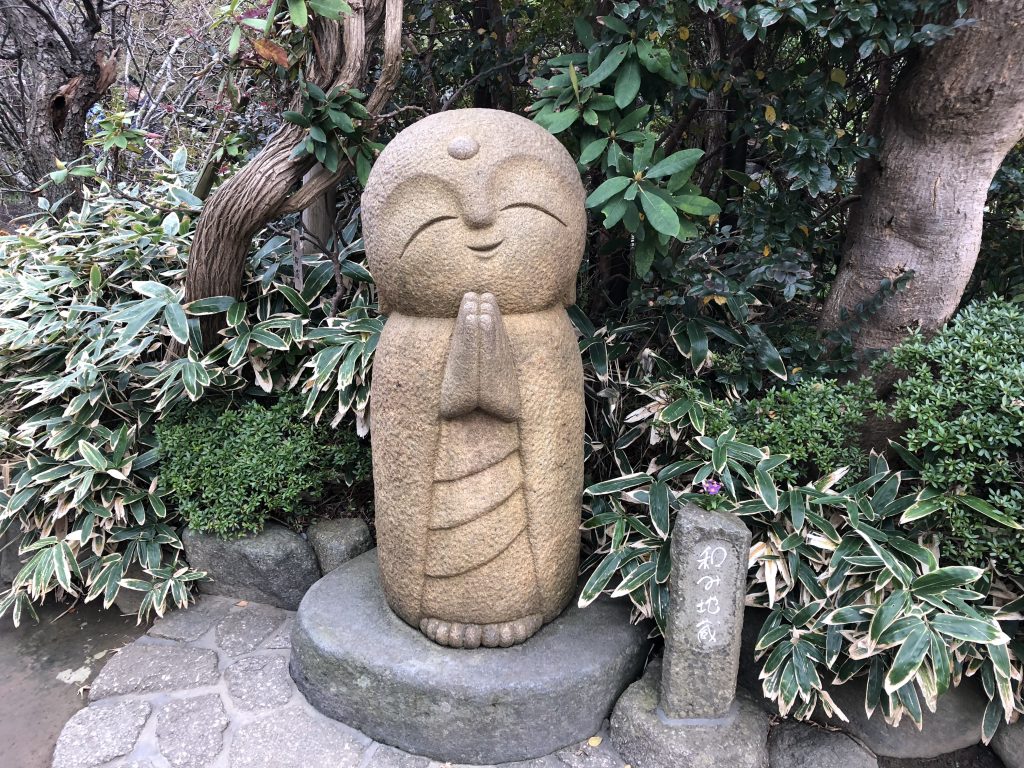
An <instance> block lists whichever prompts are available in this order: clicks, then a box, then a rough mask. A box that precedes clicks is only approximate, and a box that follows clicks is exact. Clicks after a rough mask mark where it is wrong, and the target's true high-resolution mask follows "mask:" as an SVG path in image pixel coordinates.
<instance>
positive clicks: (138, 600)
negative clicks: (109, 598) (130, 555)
mask: <svg viewBox="0 0 1024 768" xmlns="http://www.w3.org/2000/svg"><path fill="white" fill-rule="evenodd" d="M124 578H126V579H139V580H141V581H150V580H151V579H150V577H149V576H148V575H147V574H146V572H145V571H144V570H142V566H141V565H139V564H138V563H132V564H131V565H129V566H128V570H126V571H125V572H124ZM145 598H146V593H145V592H141V591H138V590H134V589H128V588H127V587H121V588H120V589H118V590H117V596H116V597H115V598H114V605H115V606H117V610H119V611H120V612H121V613H122V614H124V615H125V616H134V615H136V614H138V612H139V608H141V607H142V601H143V600H144V599H145Z"/></svg>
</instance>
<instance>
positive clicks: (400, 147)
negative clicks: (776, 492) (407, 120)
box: [363, 109, 586, 648]
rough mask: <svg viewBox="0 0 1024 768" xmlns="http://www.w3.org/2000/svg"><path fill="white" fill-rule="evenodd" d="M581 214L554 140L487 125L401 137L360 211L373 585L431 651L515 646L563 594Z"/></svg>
mask: <svg viewBox="0 0 1024 768" xmlns="http://www.w3.org/2000/svg"><path fill="white" fill-rule="evenodd" d="M584 198H585V192H584V189H583V185H582V183H581V182H580V177H579V173H578V172H577V170H576V166H575V164H574V162H573V160H572V158H571V157H570V156H569V154H568V153H567V152H566V151H565V149H564V148H563V147H562V146H561V144H559V143H558V141H557V140H556V139H555V138H554V137H553V136H551V135H550V134H549V133H548V132H547V131H545V130H544V129H542V128H540V127H539V126H537V125H535V124H534V123H532V122H530V121H529V120H526V119H525V118H523V117H519V116H517V115H514V114H511V113H508V112H499V111H493V110H484V109H466V110H456V111H451V112H442V113H440V114H436V115H432V116H430V117H427V118H425V119H424V120H421V121H420V122H418V123H416V124H414V125H412V126H410V127H409V128H407V129H405V130H404V131H402V132H401V133H400V134H399V135H398V136H397V137H396V138H395V139H394V140H393V141H392V142H391V143H390V144H388V146H387V148H386V149H385V150H384V151H383V152H382V153H381V155H380V158H379V159H378V160H377V162H376V164H375V165H374V168H373V171H372V173H371V174H370V178H369V181H368V183H367V187H366V191H365V193H364V194H363V232H364V237H365V242H366V251H367V255H368V258H369V264H370V269H371V271H372V272H373V275H374V278H375V280H376V283H377V288H378V292H379V298H380V305H381V310H382V311H383V312H384V313H385V314H387V315H388V321H387V323H386V325H385V327H384V332H383V334H382V336H381V340H380V345H379V347H378V349H377V353H376V359H375V362H374V368H373V389H372V398H371V403H372V404H371V409H372V440H373V474H374V485H375V504H376V514H377V531H378V544H379V557H380V568H381V578H382V582H383V585H384V591H385V596H386V597H387V600H388V604H389V605H390V606H391V608H392V609H393V610H394V611H395V613H397V614H398V615H399V616H400V617H402V619H404V620H405V621H406V622H408V623H409V624H411V625H413V626H414V627H418V628H419V629H420V630H421V631H422V632H423V633H424V634H426V635H427V637H429V638H430V639H431V640H433V641H435V642H437V643H440V644H442V645H447V646H451V647H455V648H476V647H478V646H481V645H483V646H488V647H495V646H510V645H514V644H516V643H521V642H523V641H524V640H526V639H527V638H528V637H530V636H531V635H532V634H533V633H534V632H536V631H537V630H538V629H539V628H540V627H541V626H542V625H543V624H544V623H545V622H548V621H551V620H552V619H554V618H555V617H556V616H558V614H559V613H561V611H562V609H563V608H565V606H566V604H567V603H568V602H569V600H570V599H571V598H572V595H573V593H574V589H575V585H576V571H577V566H578V557H579V530H578V529H579V521H580V496H581V493H582V485H583V428H584V410H583V371H582V365H581V362H580V354H579V348H578V344H577V341H576V336H575V334H574V332H573V328H572V325H571V324H570V322H569V317H568V315H567V314H566V311H565V307H566V306H568V305H569V304H571V303H572V302H573V301H574V300H575V279H576V272H577V269H578V268H579V264H580V259H581V257H582V254H583V247H584V242H585V237H586V214H585V209H584Z"/></svg>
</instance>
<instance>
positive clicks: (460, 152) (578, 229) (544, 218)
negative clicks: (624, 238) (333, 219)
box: [363, 109, 587, 317]
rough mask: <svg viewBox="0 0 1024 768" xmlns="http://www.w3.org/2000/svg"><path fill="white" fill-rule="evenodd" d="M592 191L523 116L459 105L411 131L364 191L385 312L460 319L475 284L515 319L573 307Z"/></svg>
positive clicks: (388, 151) (382, 160)
mask: <svg viewBox="0 0 1024 768" xmlns="http://www.w3.org/2000/svg"><path fill="white" fill-rule="evenodd" d="M585 197H586V193H585V191H584V189H583V184H582V182H581V181H580V176H579V172H578V171H577V170H576V164H575V163H574V162H573V160H572V158H571V157H570V156H569V153H568V152H566V151H565V148H564V147H563V146H562V145H561V144H559V142H558V140H557V139H555V137H554V136H552V135H551V134H550V133H548V132H547V131H546V130H544V129H543V128H541V127H540V126H539V125H537V124H535V123H532V122H530V121H529V120H527V119H526V118H524V117H520V116H519V115H515V114H512V113H511V112H499V111H497V110H491V109H460V110H454V111H451V112H441V113H438V114H436V115H431V116H429V117H426V118H424V119H423V120H420V121H419V122H418V123H415V124H414V125H411V126H409V127H408V128H406V129H405V130H404V131H402V132H401V133H399V134H398V136H396V137H395V138H394V139H393V140H392V141H391V143H390V144H388V145H387V147H386V148H385V149H384V151H383V152H381V155H380V157H379V158H378V159H377V162H376V163H375V164H374V166H373V170H372V171H371V173H370V178H369V181H368V182H367V184H366V191H365V192H364V193H363V238H364V241H365V243H366V253H367V257H368V259H369V264H370V271H371V272H372V273H373V276H374V279H375V280H376V282H377V289H378V292H379V295H380V301H381V307H382V309H383V310H384V311H386V312H390V311H398V312H401V313H403V314H408V315H419V316H431V317H455V316H456V315H457V314H458V311H459V303H460V302H461V300H462V297H463V296H464V295H465V294H466V293H468V292H470V291H475V292H477V293H485V292H486V293H493V294H494V295H495V296H496V297H497V301H498V305H499V307H500V309H501V311H502V312H504V313H506V314H512V313H517V312H536V311H539V310H542V309H546V308H548V307H554V306H565V305H568V304H571V303H572V302H573V300H574V288H575V281H576V270H577V269H578V268H579V264H580V259H581V258H582V256H583V246H584V243H585V240H586V229H587V226H586V225H587V217H586V210H585V207H584V199H585Z"/></svg>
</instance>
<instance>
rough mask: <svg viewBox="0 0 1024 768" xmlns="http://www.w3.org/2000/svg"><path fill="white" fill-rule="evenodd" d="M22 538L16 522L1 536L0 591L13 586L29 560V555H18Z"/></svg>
mask: <svg viewBox="0 0 1024 768" xmlns="http://www.w3.org/2000/svg"><path fill="white" fill-rule="evenodd" d="M21 536H22V533H21V530H20V529H19V528H17V523H16V522H15V524H14V525H12V526H11V528H8V529H7V531H6V532H5V533H4V535H3V536H0V589H7V588H8V587H9V586H10V585H11V583H12V582H13V581H14V577H15V576H17V575H18V571H20V570H21V569H22V568H23V567H24V566H25V562H26V561H27V560H28V558H29V555H25V556H24V557H22V556H20V555H19V554H18V545H19V544H20V542H21Z"/></svg>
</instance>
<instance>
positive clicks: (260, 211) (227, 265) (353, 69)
mask: <svg viewBox="0 0 1024 768" xmlns="http://www.w3.org/2000/svg"><path fill="white" fill-rule="evenodd" d="M350 5H351V6H352V13H351V14H350V15H348V16H346V17H345V19H344V21H343V22H342V23H341V25H340V26H339V25H338V24H337V23H336V22H328V21H323V20H316V21H315V22H314V23H315V24H316V27H317V28H316V30H315V34H316V37H317V46H316V51H317V57H316V61H315V63H314V65H313V66H312V67H311V71H310V72H308V73H307V78H308V79H309V80H310V81H311V82H314V83H317V84H318V85H320V87H321V88H323V89H324V90H325V91H326V90H329V89H330V88H331V87H333V86H335V85H338V86H344V87H350V88H351V87H356V86H358V85H359V83H360V82H361V80H362V78H363V77H364V75H365V72H366V67H367V51H368V49H369V47H370V46H369V40H370V39H371V38H372V37H373V36H374V35H375V34H376V32H377V30H378V29H379V28H380V26H381V23H382V22H383V25H384V63H383V65H382V72H383V73H384V74H383V75H382V76H381V79H380V80H379V81H378V83H377V87H376V88H375V89H374V93H373V94H371V97H370V100H369V102H368V104H367V107H368V109H369V110H370V111H371V113H374V114H376V113H377V110H379V108H380V106H381V105H383V104H384V103H385V102H386V95H385V94H382V93H379V92H380V91H381V89H382V88H383V89H384V90H388V89H392V88H393V87H394V84H395V79H396V77H397V66H396V65H395V64H394V63H392V62H391V61H389V59H390V58H397V57H398V56H399V55H400V53H401V21H402V0H365V1H364V2H351V3H350ZM396 42H397V44H396ZM388 73H393V74H394V77H392V76H391V75H389V74H388ZM304 135H305V131H304V130H303V129H302V128H300V127H299V126H296V125H293V124H291V123H285V124H284V125H282V126H281V128H279V129H278V131H277V133H275V134H274V135H273V136H272V137H271V139H270V141H269V142H268V143H267V145H266V146H265V147H264V148H263V149H262V150H260V152H259V153H258V154H257V155H256V156H255V157H254V158H253V159H252V160H251V161H250V162H249V163H248V164H247V165H245V166H244V167H243V168H242V169H241V170H239V171H238V173H236V174H235V175H234V176H232V177H231V178H230V179H228V181H226V182H225V183H224V184H223V185H221V186H220V187H219V188H218V189H217V191H216V192H214V193H213V196H212V197H211V198H210V200H209V202H208V203H207V204H206V206H205V208H204V209H203V212H202V214H201V215H200V217H199V221H198V222H197V223H196V234H195V238H194V240H193V243H192V250H191V251H190V254H189V261H188V268H187V272H186V275H185V299H186V301H195V300H197V299H201V298H206V297H208V296H235V297H237V296H239V295H240V292H241V288H242V276H243V274H244V271H245V257H246V254H247V253H248V250H249V244H250V242H251V240H252V237H253V235H255V234H256V232H257V231H258V230H259V229H260V228H261V227H263V226H264V225H265V224H266V223H267V222H268V221H270V220H272V219H274V218H276V217H279V216H283V215H285V214H288V213H296V212H299V211H302V210H304V209H306V208H308V207H309V206H310V205H311V204H313V203H314V202H316V201H318V200H320V199H321V198H322V197H323V195H324V193H325V192H326V191H327V190H328V189H331V188H333V187H334V186H335V185H336V184H337V181H338V179H339V178H340V176H341V173H343V172H345V170H346V169H345V168H344V167H343V168H342V169H340V170H339V173H337V174H332V173H328V172H327V171H322V172H320V173H317V174H313V175H311V176H310V177H309V178H308V179H306V181H305V183H302V181H303V176H304V175H305V174H306V173H307V171H309V170H310V169H311V168H312V167H313V165H314V160H313V158H312V157H310V156H308V155H304V156H302V157H297V158H296V157H293V156H292V150H293V148H294V147H295V145H296V144H298V143H299V141H300V140H301V139H302V138H303V136H304ZM300 184H301V188H300V189H299V190H298V191H297V192H294V193H293V190H294V189H295V188H296V187H297V186H299V185H300ZM202 320H203V322H202V330H203V345H204V347H205V348H207V349H208V348H210V347H212V346H214V345H215V344H216V343H217V335H218V332H219V331H220V329H221V327H223V319H222V318H220V317H219V316H205V317H203V318H202ZM172 351H173V352H174V353H175V354H179V355H180V354H181V353H182V352H183V351H184V350H183V349H180V348H177V349H174V350H172Z"/></svg>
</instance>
